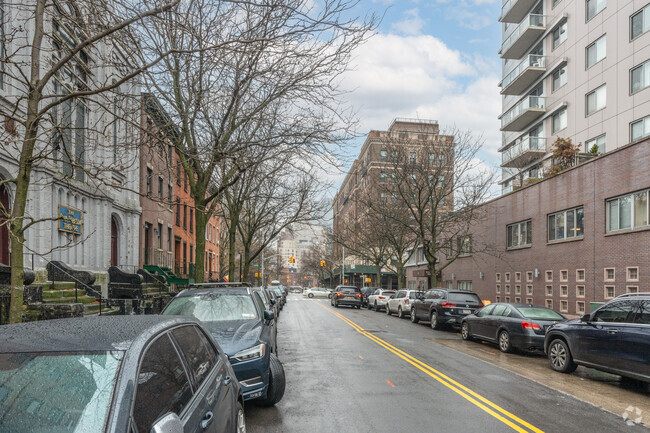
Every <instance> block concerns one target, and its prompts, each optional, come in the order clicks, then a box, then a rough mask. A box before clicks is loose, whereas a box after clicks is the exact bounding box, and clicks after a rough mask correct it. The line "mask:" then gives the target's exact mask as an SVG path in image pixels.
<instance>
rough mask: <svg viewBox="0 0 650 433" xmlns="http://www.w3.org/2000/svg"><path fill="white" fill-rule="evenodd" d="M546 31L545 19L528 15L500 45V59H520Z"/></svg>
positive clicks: (542, 16) (541, 16) (535, 15)
mask: <svg viewBox="0 0 650 433" xmlns="http://www.w3.org/2000/svg"><path fill="white" fill-rule="evenodd" d="M544 31H546V17H545V16H544V15H537V14H530V15H528V16H527V17H526V18H524V20H523V21H522V22H521V24H519V25H518V26H517V27H516V28H515V29H514V30H513V32H512V33H510V36H508V37H507V38H506V39H505V40H504V41H503V44H502V45H501V51H499V54H501V58H503V59H521V57H522V56H523V55H524V54H526V51H528V50H529V49H530V47H531V46H532V45H533V43H534V42H535V41H536V40H537V39H538V38H539V37H540V36H541V35H542V34H543V33H544Z"/></svg>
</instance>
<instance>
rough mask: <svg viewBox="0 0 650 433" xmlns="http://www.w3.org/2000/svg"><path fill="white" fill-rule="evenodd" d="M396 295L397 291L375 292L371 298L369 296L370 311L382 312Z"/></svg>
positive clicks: (381, 290) (382, 290)
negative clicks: (392, 296)
mask: <svg viewBox="0 0 650 433" xmlns="http://www.w3.org/2000/svg"><path fill="white" fill-rule="evenodd" d="M394 294H395V290H385V289H377V290H375V291H374V293H373V294H372V295H370V296H368V309H369V310H373V309H374V310H375V311H381V310H383V309H384V308H385V307H386V304H387V303H388V300H389V299H390V297H391V295H394Z"/></svg>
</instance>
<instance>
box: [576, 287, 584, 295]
mask: <svg viewBox="0 0 650 433" xmlns="http://www.w3.org/2000/svg"><path fill="white" fill-rule="evenodd" d="M584 297H585V286H576V298H584Z"/></svg>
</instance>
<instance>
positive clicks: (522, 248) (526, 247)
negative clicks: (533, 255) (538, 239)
mask: <svg viewBox="0 0 650 433" xmlns="http://www.w3.org/2000/svg"><path fill="white" fill-rule="evenodd" d="M532 247H533V244H528V245H521V246H518V247H508V248H506V251H517V250H525V249H528V248H532Z"/></svg>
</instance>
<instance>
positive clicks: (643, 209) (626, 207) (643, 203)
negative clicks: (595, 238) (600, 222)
mask: <svg viewBox="0 0 650 433" xmlns="http://www.w3.org/2000/svg"><path fill="white" fill-rule="evenodd" d="M649 194H650V190H645V191H640V192H636V193H633V194H628V195H624V196H621V197H618V198H614V199H611V200H607V231H608V232H613V231H618V230H625V229H636V228H639V227H647V226H648V222H649V218H648V215H650V210H649V209H648V202H649V201H650V200H648V195H649Z"/></svg>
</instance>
